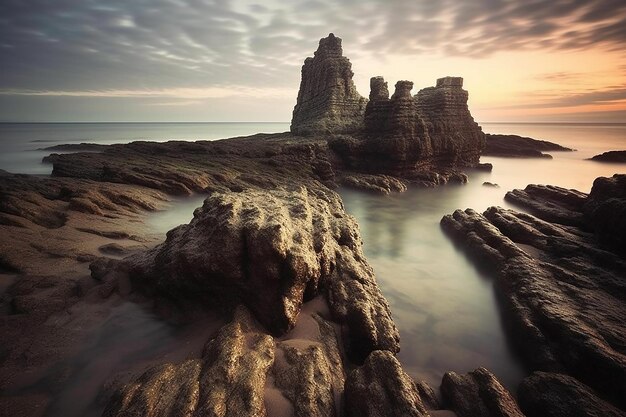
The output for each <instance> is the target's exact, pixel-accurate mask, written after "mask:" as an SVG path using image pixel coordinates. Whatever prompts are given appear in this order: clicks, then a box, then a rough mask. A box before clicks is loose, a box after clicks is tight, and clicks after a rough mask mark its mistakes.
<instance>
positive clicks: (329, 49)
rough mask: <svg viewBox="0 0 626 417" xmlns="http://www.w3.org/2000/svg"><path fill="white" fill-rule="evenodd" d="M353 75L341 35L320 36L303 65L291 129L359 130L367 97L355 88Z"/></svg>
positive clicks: (304, 131)
mask: <svg viewBox="0 0 626 417" xmlns="http://www.w3.org/2000/svg"><path fill="white" fill-rule="evenodd" d="M353 75H354V74H353V73H352V64H350V61H349V60H348V58H346V57H344V56H343V50H342V48H341V38H338V37H336V36H335V35H333V34H332V33H331V34H330V35H328V37H327V38H323V39H320V43H319V47H318V49H317V51H316V52H315V54H314V56H313V58H307V59H306V60H305V61H304V65H303V66H302V81H301V83H300V90H299V92H298V101H297V103H296V106H295V108H294V110H293V119H292V121H291V132H292V133H294V134H297V135H309V134H313V133H354V132H356V131H358V130H360V129H361V128H362V126H363V112H364V111H365V104H366V103H367V100H366V99H365V98H363V97H361V96H360V95H359V93H358V92H357V91H356V87H355V86H354V82H353V81H352V76H353Z"/></svg>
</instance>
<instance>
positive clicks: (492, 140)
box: [483, 133, 574, 158]
mask: <svg viewBox="0 0 626 417" xmlns="http://www.w3.org/2000/svg"><path fill="white" fill-rule="evenodd" d="M485 138H486V147H485V150H484V151H483V155H485V156H500V157H507V158H552V155H550V154H547V153H544V152H549V151H553V152H571V151H573V150H574V149H570V148H566V147H564V146H561V145H559V144H557V143H553V142H548V141H546V140H538V139H533V138H528V137H524V136H517V135H495V134H490V133H487V134H486V135H485Z"/></svg>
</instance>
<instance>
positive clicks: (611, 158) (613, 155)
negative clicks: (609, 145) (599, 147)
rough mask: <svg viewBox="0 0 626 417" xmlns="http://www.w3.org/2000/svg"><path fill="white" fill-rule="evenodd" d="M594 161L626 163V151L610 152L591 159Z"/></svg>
mask: <svg viewBox="0 0 626 417" xmlns="http://www.w3.org/2000/svg"><path fill="white" fill-rule="evenodd" d="M591 160H592V161H598V162H618V163H623V162H626V151H608V152H604V153H602V154H600V155H595V156H593V157H592V158H591Z"/></svg>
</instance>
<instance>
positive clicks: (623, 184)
mask: <svg viewBox="0 0 626 417" xmlns="http://www.w3.org/2000/svg"><path fill="white" fill-rule="evenodd" d="M583 212H584V213H585V220H586V222H587V224H589V226H590V228H592V229H593V230H594V232H595V233H596V235H597V236H598V237H599V239H600V240H601V241H602V242H603V243H606V244H608V245H610V246H612V247H613V248H616V249H617V250H621V251H624V250H626V249H624V248H626V175H623V174H621V175H620V174H615V175H613V176H612V177H611V178H605V177H599V178H596V180H595V181H594V182H593V187H592V188H591V193H590V194H589V199H588V200H587V201H586V202H585V205H584V207H583Z"/></svg>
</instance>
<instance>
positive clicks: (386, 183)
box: [341, 173, 407, 194]
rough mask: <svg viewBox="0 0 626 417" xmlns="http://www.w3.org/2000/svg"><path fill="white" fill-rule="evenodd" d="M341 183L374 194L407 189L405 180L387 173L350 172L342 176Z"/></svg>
mask: <svg viewBox="0 0 626 417" xmlns="http://www.w3.org/2000/svg"><path fill="white" fill-rule="evenodd" d="M341 183H342V184H343V185H345V186H347V187H350V188H354V189H357V190H362V191H367V192H372V193H375V194H391V193H393V192H403V191H406V189H407V184H406V182H405V181H403V180H401V179H399V178H395V177H391V176H389V175H371V174H356V173H355V174H352V175H347V176H345V177H343V178H342V181H341Z"/></svg>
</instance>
